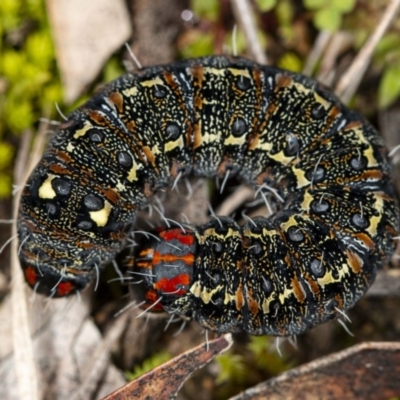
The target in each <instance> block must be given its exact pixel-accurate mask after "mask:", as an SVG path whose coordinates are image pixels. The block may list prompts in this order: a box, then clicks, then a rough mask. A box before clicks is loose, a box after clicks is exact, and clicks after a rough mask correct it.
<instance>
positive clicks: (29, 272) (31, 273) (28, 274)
mask: <svg viewBox="0 0 400 400" xmlns="http://www.w3.org/2000/svg"><path fill="white" fill-rule="evenodd" d="M37 278H38V276H37V273H36V271H35V268H33V267H28V268H26V269H25V279H26V281H27V282H28V283H29V285H30V286H32V287H33V286H35V285H36V282H37Z"/></svg>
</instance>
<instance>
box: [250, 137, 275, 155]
mask: <svg viewBox="0 0 400 400" xmlns="http://www.w3.org/2000/svg"><path fill="white" fill-rule="evenodd" d="M261 135H262V133H261ZM272 147H273V144H272V143H268V142H265V143H261V142H258V143H257V146H255V147H253V149H254V150H264V151H266V152H269V151H270V150H271V149H272Z"/></svg>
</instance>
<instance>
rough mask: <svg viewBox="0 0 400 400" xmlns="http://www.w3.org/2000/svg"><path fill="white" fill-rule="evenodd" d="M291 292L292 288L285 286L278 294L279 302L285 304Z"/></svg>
mask: <svg viewBox="0 0 400 400" xmlns="http://www.w3.org/2000/svg"><path fill="white" fill-rule="evenodd" d="M292 293H293V289H288V288H285V291H284V292H283V293H281V294H280V295H279V301H280V303H281V304H285V302H286V299H287V298H289V296H290V295H291V294H292Z"/></svg>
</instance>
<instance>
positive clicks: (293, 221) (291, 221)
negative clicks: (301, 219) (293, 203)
mask: <svg viewBox="0 0 400 400" xmlns="http://www.w3.org/2000/svg"><path fill="white" fill-rule="evenodd" d="M292 226H296V227H297V226H298V223H297V221H296V219H295V218H294V215H292V216H291V217H289V219H288V220H287V221H286V222H282V223H281V228H282V230H283V231H285V232H287V231H288V229H289V228H290V227H292ZM299 229H300V230H301V228H299Z"/></svg>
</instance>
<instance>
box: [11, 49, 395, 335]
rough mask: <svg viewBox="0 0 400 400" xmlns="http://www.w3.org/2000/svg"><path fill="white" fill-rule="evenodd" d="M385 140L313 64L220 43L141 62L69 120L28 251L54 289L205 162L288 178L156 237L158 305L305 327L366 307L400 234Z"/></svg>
mask: <svg viewBox="0 0 400 400" xmlns="http://www.w3.org/2000/svg"><path fill="white" fill-rule="evenodd" d="M390 171H391V166H390V162H389V160H388V156H387V151H386V149H385V147H384V144H383V141H382V139H381V138H380V136H379V135H378V133H377V132H376V130H375V129H374V128H373V127H372V126H371V125H370V124H369V123H368V122H367V121H366V120H365V119H364V118H363V117H362V116H361V115H359V114H357V113H356V112H355V111H352V110H350V109H348V108H346V107H345V106H344V105H343V104H341V103H340V101H339V100H338V99H337V98H336V97H335V96H334V95H333V94H331V93H330V92H329V90H328V89H326V88H324V87H322V86H321V85H320V84H318V83H317V82H316V81H314V80H312V79H311V78H308V77H305V76H302V75H300V74H296V73H292V72H288V71H285V70H281V69H278V68H275V67H270V66H262V65H259V64H256V63H254V62H252V61H249V60H247V59H244V58H237V57H225V56H209V57H205V58H199V59H193V60H186V61H180V62H175V63H171V64H168V65H163V66H155V67H149V68H144V69H141V70H139V71H138V72H135V73H128V74H126V75H124V76H122V77H120V78H119V79H117V80H115V81H114V82H112V83H110V84H108V85H107V86H106V87H105V88H103V89H102V90H101V91H99V92H98V93H97V94H95V95H94V96H93V97H92V98H91V99H90V100H89V101H88V102H87V103H86V104H85V105H83V106H82V107H80V108H79V109H77V110H76V111H74V112H72V113H71V115H69V117H68V119H67V120H66V121H65V122H63V123H61V125H60V126H59V128H58V130H57V131H56V133H55V135H54V137H53V138H52V140H51V142H50V143H49V146H48V148H47V150H46V151H45V153H44V155H43V158H42V159H41V161H40V162H39V164H38V165H37V167H36V168H35V170H34V171H33V173H32V174H31V176H30V178H29V180H28V182H27V185H26V187H25V188H24V190H23V193H22V197H21V202H20V210H19V221H18V232H19V240H20V260H21V265H22V268H23V271H24V275H25V278H26V281H27V282H28V284H29V285H30V286H31V287H32V288H34V289H35V291H36V292H39V293H42V294H45V295H47V296H52V297H61V296H67V295H70V294H73V293H76V292H77V291H79V290H81V289H83V288H84V287H85V286H86V285H87V284H88V283H89V281H90V280H91V278H92V275H93V273H94V270H95V269H96V268H97V267H98V266H99V265H100V264H103V263H105V262H107V261H109V260H112V259H114V257H115V255H116V254H117V253H118V252H119V251H121V249H123V247H124V246H125V242H126V239H127V236H128V235H129V233H130V232H131V231H132V229H133V227H134V222H135V217H136V214H137V212H138V210H139V209H141V208H143V207H144V206H145V205H147V204H148V203H149V201H150V199H151V198H152V195H153V194H154V192H155V191H156V190H157V189H159V188H161V187H164V186H166V185H168V184H171V182H173V181H177V180H178V179H180V178H181V177H183V176H185V175H188V174H189V173H191V174H194V175H195V176H202V177H214V176H219V177H221V178H226V177H227V175H229V176H236V177H237V178H238V179H239V180H241V181H244V182H245V183H247V184H248V185H250V186H253V187H261V188H265V189H268V188H272V190H273V191H274V193H276V195H277V197H278V198H279V199H281V200H282V202H279V201H278V202H277V211H276V212H275V213H274V214H273V215H272V216H270V217H268V218H264V217H257V218H255V219H253V220H249V221H248V222H247V223H246V224H245V225H243V226H239V225H238V224H237V223H236V222H235V221H234V220H233V219H231V218H227V217H223V218H214V219H212V220H211V221H210V222H209V223H208V224H206V225H204V226H199V227H195V226H187V227H186V228H185V227H182V228H176V227H175V228H169V229H165V230H161V231H159V232H158V233H157V235H158V237H157V240H156V239H153V240H150V241H149V242H148V243H147V244H145V245H144V247H143V248H142V249H141V250H140V252H139V256H138V259H137V269H138V271H141V272H144V274H145V275H147V277H146V278H145V283H144V285H145V297H146V300H147V305H148V306H149V307H151V306H159V307H161V308H163V309H164V310H166V311H167V312H170V313H173V314H177V315H180V316H182V317H185V318H191V319H194V320H197V321H198V322H199V323H200V324H201V325H203V326H204V327H205V328H207V329H211V330H215V331H218V332H236V331H242V330H244V331H247V332H249V333H251V334H256V335H259V334H269V335H277V336H282V335H293V334H299V333H301V332H304V331H306V330H307V329H309V328H311V327H313V326H315V325H317V324H320V323H322V322H324V321H327V320H329V319H332V318H335V317H337V316H338V315H339V314H340V313H342V312H343V310H347V309H348V308H350V307H352V306H353V305H354V303H355V302H356V301H357V300H358V299H359V298H360V297H362V296H363V294H364V293H365V292H366V290H367V289H368V288H369V286H370V285H371V284H372V282H373V281H374V278H375V275H376V272H377V270H378V269H379V268H380V267H381V265H382V263H383V262H384V261H385V260H386V259H387V258H388V257H390V255H391V254H392V253H393V251H394V249H395V239H394V238H395V237H396V236H397V235H398V232H399V209H398V205H397V201H396V195H395V190H394V187H393V184H392V182H391V178H390Z"/></svg>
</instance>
